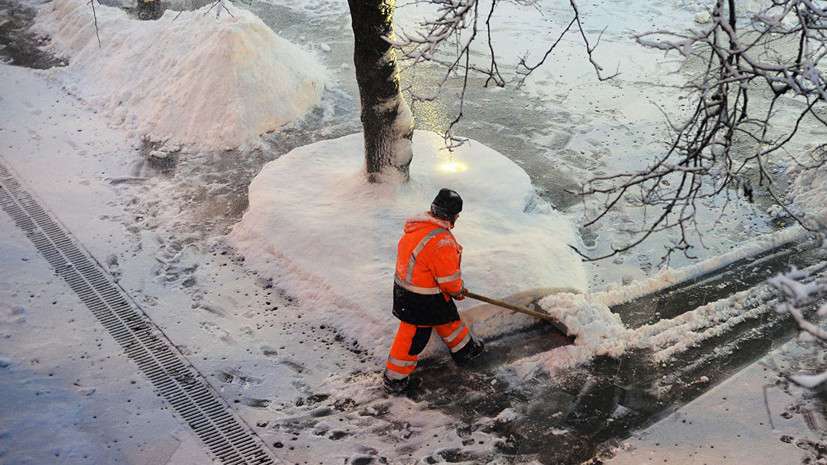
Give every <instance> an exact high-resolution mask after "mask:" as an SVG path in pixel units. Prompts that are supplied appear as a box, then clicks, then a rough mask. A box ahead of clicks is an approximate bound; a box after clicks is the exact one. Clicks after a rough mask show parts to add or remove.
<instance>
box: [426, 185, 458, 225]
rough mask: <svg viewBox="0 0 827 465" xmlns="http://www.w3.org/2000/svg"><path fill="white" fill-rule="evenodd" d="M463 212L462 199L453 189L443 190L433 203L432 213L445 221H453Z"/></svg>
mask: <svg viewBox="0 0 827 465" xmlns="http://www.w3.org/2000/svg"><path fill="white" fill-rule="evenodd" d="M461 211H462V197H460V196H459V194H457V193H456V192H455V191H452V190H451V189H446V188H444V187H443V188H442V189H440V190H439V194H437V195H436V197H434V201H433V202H431V213H433V215H434V216H436V217H437V218H441V219H443V220H448V221H450V220H452V219H454V216H456V214H457V213H459V212H461Z"/></svg>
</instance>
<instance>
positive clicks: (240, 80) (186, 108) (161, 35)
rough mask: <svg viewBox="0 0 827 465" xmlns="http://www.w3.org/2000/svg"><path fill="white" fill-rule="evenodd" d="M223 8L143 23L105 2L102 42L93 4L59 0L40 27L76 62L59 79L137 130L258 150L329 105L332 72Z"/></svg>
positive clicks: (206, 146)
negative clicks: (269, 136) (325, 98)
mask: <svg viewBox="0 0 827 465" xmlns="http://www.w3.org/2000/svg"><path fill="white" fill-rule="evenodd" d="M223 7H226V8H227V10H226V11H223V14H221V15H219V16H218V17H216V15H215V14H207V13H208V12H209V11H208V10H209V8H210V7H209V6H207V7H204V8H202V9H200V10H197V11H192V12H181V13H178V12H174V11H167V12H166V13H165V14H164V17H163V18H162V19H161V20H159V21H137V20H133V19H130V18H129V17H128V16H127V15H126V13H125V12H124V11H122V10H121V9H118V8H111V7H106V6H102V5H98V6H96V7H95V11H96V12H97V27H98V30H99V34H100V40H101V41H100V45H99V44H98V40H97V38H96V35H95V23H96V20H95V18H94V17H93V13H92V9H91V8H90V7H89V4H88V2H86V1H83V0H55V1H54V2H52V3H50V4H48V5H46V6H44V7H43V8H42V9H41V10H40V12H39V14H38V18H37V21H36V24H35V27H34V30H35V31H36V32H37V33H39V34H44V35H48V36H50V37H51V38H52V46H53V47H54V48H55V50H56V52H57V53H58V54H60V55H64V56H67V57H69V59H70V60H69V66H68V67H67V68H53V69H52V70H49V73H50V74H51V76H52V77H53V78H54V79H56V80H58V81H59V82H61V83H62V84H63V85H64V86H65V87H66V89H67V90H68V91H69V92H71V93H73V94H75V95H77V96H78V97H80V98H81V99H82V100H84V101H85V102H87V103H88V104H89V105H90V106H91V107H93V108H95V109H102V110H103V111H104V113H105V114H106V115H107V116H108V117H109V118H111V119H112V120H113V121H114V124H115V125H120V126H122V127H123V128H125V129H126V130H127V131H128V132H129V133H130V135H134V134H137V135H146V136H147V137H148V138H150V139H151V140H157V141H166V142H167V143H168V144H169V145H171V146H174V145H176V144H183V145H184V146H185V148H187V149H190V150H220V149H230V148H239V147H242V148H245V147H251V146H256V145H257V144H258V143H259V138H258V136H259V135H260V134H263V133H265V132H268V131H272V130H274V129H276V128H278V127H280V126H282V125H284V124H286V123H288V122H290V121H293V120H295V119H297V118H300V117H301V116H303V115H304V114H306V113H307V112H308V111H309V110H311V109H312V108H313V107H314V106H315V105H316V104H317V103H318V102H319V100H320V98H321V94H322V92H323V90H324V87H325V82H326V80H327V78H326V73H325V71H324V70H323V69H322V67H321V66H320V65H318V64H317V63H316V61H315V59H314V58H313V57H312V56H311V55H310V54H308V53H306V52H304V51H303V50H301V49H300V48H299V47H297V46H295V45H293V44H291V43H290V42H288V41H286V40H284V39H282V38H281V37H279V36H277V35H276V34H275V33H273V31H272V30H270V28H269V27H267V26H266V25H265V24H264V23H263V22H262V21H261V20H260V19H259V18H258V17H256V16H255V15H253V14H252V13H250V12H248V11H246V10H242V9H240V8H237V7H235V6H233V4H231V3H227V4H224V5H222V6H218V7H216V8H218V9H220V8H223ZM227 13H229V14H227Z"/></svg>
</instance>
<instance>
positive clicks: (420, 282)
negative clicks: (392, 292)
mask: <svg viewBox="0 0 827 465" xmlns="http://www.w3.org/2000/svg"><path fill="white" fill-rule="evenodd" d="M451 228H453V226H452V225H451V223H450V222H448V221H445V220H441V219H439V218H436V217H434V216H433V215H431V214H430V213H427V212H426V213H421V214H419V215H415V216H412V217H410V218H408V219H407V220H405V235H403V236H402V239H400V240H399V245H398V253H397V256H396V276H395V277H394V281H395V282H396V284H398V285H399V286H400V287H402V288H404V289H406V290H408V291H411V292H414V293H416V294H424V295H435V294H439V293H442V294H443V295H444V296H445V300H450V297H448V296H454V297H457V296H459V295H460V294H461V293H462V288H463V286H462V272H461V271H460V263H461V262H462V246H460V245H459V244H458V243H457V241H456V239H454V235H453V234H451Z"/></svg>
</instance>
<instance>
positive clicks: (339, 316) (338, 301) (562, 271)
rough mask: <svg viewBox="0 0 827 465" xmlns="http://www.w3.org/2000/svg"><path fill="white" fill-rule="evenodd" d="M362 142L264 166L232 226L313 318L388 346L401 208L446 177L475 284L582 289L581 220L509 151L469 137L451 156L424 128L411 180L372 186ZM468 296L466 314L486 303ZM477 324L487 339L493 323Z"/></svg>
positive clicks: (467, 277)
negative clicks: (566, 213)
mask: <svg viewBox="0 0 827 465" xmlns="http://www.w3.org/2000/svg"><path fill="white" fill-rule="evenodd" d="M363 146H364V143H363V139H362V136H361V134H355V135H351V136H347V137H344V138H341V139H336V140H329V141H323V142H319V143H316V144H313V145H309V146H306V147H301V148H298V149H295V150H293V151H292V152H290V153H288V154H287V155H284V156H282V157H281V158H279V159H277V160H275V161H273V162H271V163H269V164H268V165H266V166H265V167H264V169H262V171H261V173H259V175H258V176H257V177H256V178H255V179H254V180H253V182H252V184H251V185H250V191H249V198H250V207H249V210H248V211H247V213H246V214H245V215H244V218H243V220H242V221H241V222H240V223H239V224H237V225H236V227H235V228H234V230H233V232H232V234H231V235H230V243H231V244H232V245H233V246H234V247H235V248H236V249H237V250H238V251H240V252H241V253H242V254H243V255H244V257H245V262H246V263H247V264H248V265H249V266H250V267H252V268H253V269H254V270H256V271H258V272H259V273H260V274H261V275H263V276H265V277H268V278H272V279H273V280H274V282H275V283H276V284H277V286H278V287H280V288H283V289H285V290H286V291H287V292H288V293H290V294H291V295H294V296H297V297H298V298H299V299H300V300H301V301H302V303H303V307H304V308H309V309H313V310H312V314H310V315H307V316H308V317H309V318H315V319H318V320H319V321H322V322H327V323H328V324H331V325H333V326H336V327H338V328H340V329H341V330H343V332H344V333H345V334H346V335H348V336H350V337H353V338H357V339H358V340H360V341H370V344H369V345H368V348H369V349H371V350H373V349H376V351H377V352H380V353H379V354H375V355H379V356H384V355H386V354H385V353H384V351H385V350H387V348H389V347H390V343H391V342H392V339H393V336H394V333H395V330H396V326H398V321H397V320H396V319H395V318H394V317H393V316H392V314H391V297H392V295H391V294H392V286H393V270H394V266H395V263H396V244H397V242H398V240H399V238H400V237H401V235H402V228H403V224H404V221H405V218H406V217H408V216H412V215H415V214H419V213H421V212H423V211H425V210H427V209H428V208H429V207H430V204H431V201H432V200H433V198H434V196H435V195H436V193H437V192H438V191H439V189H440V188H441V187H449V188H452V189H455V190H456V191H457V192H459V193H460V195H461V196H462V197H463V200H464V208H463V211H462V213H461V214H460V219H459V221H458V222H457V226H456V227H455V228H454V231H453V233H454V235H455V237H456V238H457V240H458V242H459V243H460V244H461V245H462V246H463V247H464V252H463V262H462V270H463V279H464V281H465V284H466V286H467V287H468V288H469V289H470V290H472V291H476V292H478V293H480V294H486V295H489V296H492V297H498V298H500V297H505V296H509V295H511V294H515V293H517V292H520V291H525V290H526V289H532V288H537V287H549V286H557V287H566V288H572V289H575V290H577V291H580V292H582V291H584V290H585V289H586V286H587V284H586V283H587V280H586V274H585V269H584V267H583V265H582V263H581V262H580V259H579V257H578V256H577V255H576V254H575V253H574V252H573V251H572V250H571V248H570V247H569V246H568V244H574V243H575V240H576V233H575V232H574V229H573V227H572V226H571V224H570V223H569V221H568V220H567V219H565V218H564V217H562V216H561V215H559V214H558V213H557V212H556V211H555V210H553V209H552V208H551V207H550V206H549V205H548V204H547V203H545V202H544V201H542V200H540V199H539V198H538V197H537V196H536V194H535V192H534V190H533V188H532V186H531V182H530V180H529V177H528V175H527V174H526V173H525V172H524V171H523V170H522V169H521V168H519V167H518V166H517V165H515V164H514V163H513V162H511V161H510V160H508V159H507V158H506V157H504V156H503V155H501V154H499V153H497V152H495V151H493V150H491V149H490V148H488V147H485V146H483V145H481V144H479V143H477V142H474V141H471V142H469V143H467V144H465V145H463V146H462V147H460V148H459V149H458V150H456V151H455V152H454V153H453V155H452V156H451V157H449V156H448V154H447V152H443V151H441V150H440V147H442V146H443V140H442V138H441V137H439V136H438V135H436V134H433V133H428V132H421V131H417V132H416V133H415V136H414V159H413V163H412V165H411V178H412V179H411V181H410V182H409V183H406V184H370V183H368V182H366V180H365V179H366V178H365V174H364V151H363V150H364V149H363ZM460 304H461V305H460V309H461V313H463V309H467V308H469V307H473V306H475V305H478V304H479V303H478V302H473V301H471V300H470V299H465V300H464V301H462V302H460ZM465 313H468V312H465ZM472 329H474V331H476V332H477V333H478V334H479V335H481V336H483V337H485V336H486V335H487V334H485V333H486V332H487V331H488V330H489V329H491V328H485V327H484V325H477V326H474V325H472ZM432 347H433V346H432Z"/></svg>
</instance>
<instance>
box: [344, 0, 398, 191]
mask: <svg viewBox="0 0 827 465" xmlns="http://www.w3.org/2000/svg"><path fill="white" fill-rule="evenodd" d="M395 3H396V1H395V0H348V4H349V6H350V17H351V21H352V26H353V36H354V48H353V62H354V64H355V65H356V82H357V84H358V85H359V97H360V100H361V104H362V112H361V117H362V127H363V128H364V137H365V165H366V168H367V175H368V180H369V181H370V182H386V181H394V180H400V181H403V182H404V181H408V180H409V179H410V172H409V167H410V164H411V159H412V158H413V147H412V139H413V116H412V114H411V110H410V107H408V104H407V103H405V99H404V98H403V97H402V92H401V91H400V88H399V71H398V68H397V64H396V50H395V49H394V48H393V46H392V45H391V44H390V43H388V41H387V40H385V38H386V37H388V38H393V10H394V5H395Z"/></svg>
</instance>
